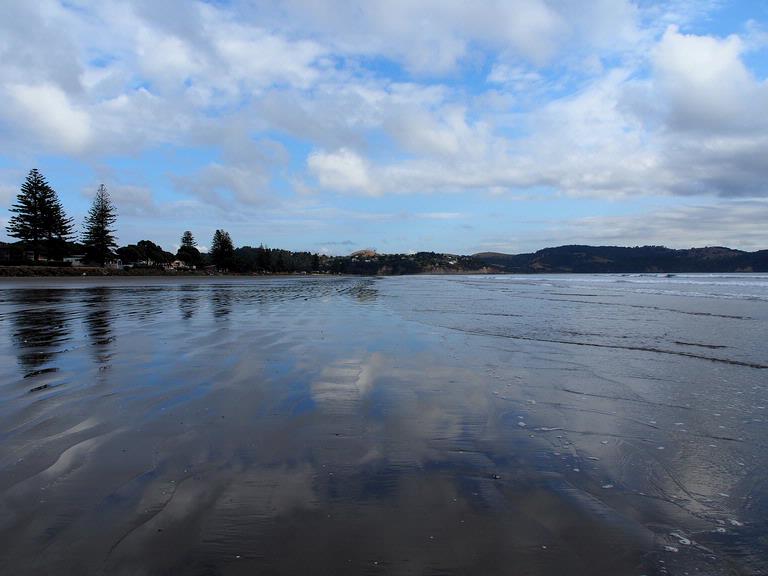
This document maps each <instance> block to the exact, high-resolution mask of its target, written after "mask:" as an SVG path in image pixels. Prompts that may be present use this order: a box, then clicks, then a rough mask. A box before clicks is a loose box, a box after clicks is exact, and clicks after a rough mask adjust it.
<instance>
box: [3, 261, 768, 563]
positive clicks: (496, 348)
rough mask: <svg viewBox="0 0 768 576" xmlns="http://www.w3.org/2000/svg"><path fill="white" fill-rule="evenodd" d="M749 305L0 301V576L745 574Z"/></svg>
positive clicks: (168, 297)
mask: <svg viewBox="0 0 768 576" xmlns="http://www.w3.org/2000/svg"><path fill="white" fill-rule="evenodd" d="M766 366H768V277H766V276H754V275H753V276H749V275H743V276H718V277H708V276H691V277H674V278H655V277H618V276H602V277H599V276H594V277H588V276H582V277H568V276H559V277H551V278H544V277H526V278H519V277H499V278H493V277H409V278H383V279H365V278H363V279H360V278H268V279H258V278H257V279H221V278H210V279H208V278H200V279H165V278H157V279H150V278H137V279H130V278H103V279H60V280H42V279H30V280H2V281H0V441H1V443H0V446H2V448H0V574H13V575H16V574H78V575H86V574H110V575H112V574H115V575H122V574H125V575H141V574H200V575H203V574H249V575H250V574H482V575H485V574H513V575H525V574H542V575H558V576H559V575H572V574H585V575H587V574H588V575H611V576H616V575H623V574H628V575H638V576H639V575H642V574H646V575H651V574H681V575H682V574H708V575H721V574H766V573H768V485H767V482H768V474H766V469H768V450H766V448H767V447H768V425H767V424H766V418H767V417H768V408H767V407H768V368H766Z"/></svg>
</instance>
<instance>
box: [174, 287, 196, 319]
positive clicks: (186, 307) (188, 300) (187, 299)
mask: <svg viewBox="0 0 768 576" xmlns="http://www.w3.org/2000/svg"><path fill="white" fill-rule="evenodd" d="M179 290H180V291H181V296H179V311H180V312H181V317H182V318H183V319H184V320H191V319H192V317H193V316H194V315H195V313H196V312H197V307H198V306H199V305H200V299H199V298H198V295H197V291H196V290H195V288H194V287H193V286H181V287H180V288H179Z"/></svg>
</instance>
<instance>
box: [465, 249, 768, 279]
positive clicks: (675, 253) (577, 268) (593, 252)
mask: <svg viewBox="0 0 768 576" xmlns="http://www.w3.org/2000/svg"><path fill="white" fill-rule="evenodd" d="M472 258H473V259H475V260H477V261H479V262H482V263H483V264H485V265H486V266H489V267H494V268H497V269H499V271H504V272H513V273H514V272H516V273H523V274H534V273H546V272H555V273H565V272H570V273H592V274H594V273H640V272H649V273H681V272H768V250H760V251H757V252H745V251H743V250H733V249H731V248H724V247H721V246H711V247H706V248H689V249H685V250H673V249H671V248H665V247H664V246H637V247H634V248H627V247H622V246H580V245H572V246H558V247H556V248H545V249H543V250H539V251H538V252H534V253H531V254H502V253H498V252H482V253H479V254H474V255H473V256H472Z"/></svg>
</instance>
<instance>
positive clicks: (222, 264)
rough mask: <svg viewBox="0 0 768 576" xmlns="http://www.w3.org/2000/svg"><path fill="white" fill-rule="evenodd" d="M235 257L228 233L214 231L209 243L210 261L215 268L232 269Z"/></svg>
mask: <svg viewBox="0 0 768 576" xmlns="http://www.w3.org/2000/svg"><path fill="white" fill-rule="evenodd" d="M234 256H235V247H234V245H233V244H232V238H230V236H229V232H225V231H224V230H216V232H214V234H213V241H212V242H211V260H212V261H213V264H214V265H215V266H216V268H219V269H230V268H232V267H233V263H234Z"/></svg>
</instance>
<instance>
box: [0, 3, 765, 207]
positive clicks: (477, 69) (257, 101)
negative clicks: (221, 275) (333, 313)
mask: <svg viewBox="0 0 768 576" xmlns="http://www.w3.org/2000/svg"><path fill="white" fill-rule="evenodd" d="M715 6H716V2H715V0H712V1H711V2H709V1H705V2H691V1H690V0H658V1H657V2H633V1H630V0H596V1H594V2H587V3H585V2H581V1H577V0H558V1H557V2H552V1H548V0H513V1H508V2H497V1H493V0H489V1H488V2H480V3H467V2H464V1H462V0H425V1H422V2H410V1H405V0H396V1H392V0H370V1H369V2H365V3H362V4H360V5H358V6H355V7H353V8H350V7H349V4H348V3H346V2H342V1H341V0H311V1H309V0H277V1H275V2H262V3H253V2H247V1H245V0H242V1H241V0H233V1H232V2H227V3H219V2H188V1H183V0H167V1H165V2H156V1H152V0H129V1H126V2H117V1H111V0H109V1H105V2H98V3H91V2H76V3H72V2H69V3H64V2H59V1H57V0H41V1H40V2H22V1H20V0H16V1H11V2H8V3H7V6H4V15H6V16H7V17H6V18H3V19H2V21H0V97H2V98H3V99H4V103H5V105H4V106H3V107H0V130H3V133H4V135H6V134H7V136H8V137H5V138H3V139H2V142H0V154H3V155H4V156H6V157H9V158H19V157H20V155H25V156H24V157H25V158H28V157H30V156H34V155H36V154H48V153H54V154H62V155H65V156H68V157H70V158H74V159H77V160H80V161H83V162H86V163H88V164H89V165H99V164H100V163H103V162H104V160H105V158H107V157H110V156H122V155H126V154H132V155H138V154H142V153H146V152H147V151H151V150H156V149H159V148H162V147H164V146H168V147H175V146H190V147H198V148H200V149H206V150H211V151H212V152H211V153H210V155H209V156H208V157H207V158H206V159H205V160H204V161H201V162H200V165H198V166H196V167H193V168H192V169H191V170H187V171H185V173H184V174H169V175H168V179H169V181H170V182H171V184H172V185H173V186H174V187H175V191H176V192H177V193H179V194H182V195H184V196H186V197H187V200H188V202H189V204H188V206H195V207H198V208H199V207H202V206H206V207H209V208H210V207H212V208H214V209H220V210H222V211H223V210H224V209H227V210H228V212H229V213H230V214H234V216H232V217H233V218H237V217H239V216H240V215H241V213H242V212H243V211H247V210H249V209H251V208H254V207H260V208H261V209H262V210H263V209H264V207H266V206H270V207H271V208H273V209H275V210H283V211H284V214H290V215H291V217H296V216H297V213H295V212H291V209H289V208H288V207H287V203H286V201H285V198H284V197H282V196H283V194H282V192H281V193H277V192H276V191H275V188H276V185H275V183H276V182H279V183H281V184H283V185H286V184H287V185H286V186H285V187H289V186H290V187H292V189H293V190H294V191H295V192H297V193H299V194H300V195H302V197H304V198H313V199H315V200H317V201H318V202H321V199H323V198H327V197H328V196H333V195H334V194H336V193H341V194H345V195H354V194H357V195H361V196H367V197H371V198H377V199H381V198H382V197H385V196H387V195H396V194H411V195H417V194H432V195H441V194H448V193H469V194H475V195H477V198H480V199H482V198H483V197H484V195H486V194H495V195H498V196H504V195H507V196H508V197H509V198H528V197H531V198H533V197H536V195H538V194H541V193H542V192H544V193H546V194H561V195H570V196H590V197H595V198H602V199H611V200H617V199H619V200H624V201H632V200H634V199H636V198H638V197H641V196H683V197H692V196H696V197H705V196H707V197H721V198H729V197H733V198H763V197H767V196H768V187H767V186H766V184H765V182H768V165H766V163H765V162H764V158H766V154H768V137H766V136H765V134H766V133H767V131H766V128H768V126H767V125H766V123H768V84H767V83H766V80H765V78H764V77H762V76H760V72H759V68H756V67H755V66H753V65H752V61H751V60H750V55H751V54H754V51H756V50H762V49H764V45H765V42H764V39H763V37H764V33H763V32H762V30H763V28H762V26H761V24H760V23H756V22H750V23H745V28H744V29H743V30H741V31H738V33H735V34H730V35H728V36H715V35H712V34H706V33H704V32H701V31H697V32H695V31H693V30H692V23H693V22H695V21H696V19H700V18H702V17H703V16H705V15H706V14H707V12H708V11H711V10H712V9H713V8H714V7H715ZM750 51H753V52H750ZM120 186H122V188H121V189H119V190H118V189H117V188H116V189H115V192H116V193H118V194H120V195H123V196H124V197H122V198H121V202H122V203H124V205H125V206H126V207H127V209H128V210H130V211H132V213H135V214H136V215H138V214H141V213H149V212H152V211H154V212H158V211H161V210H162V207H161V205H160V203H158V202H156V200H155V199H154V197H153V195H152V193H151V192H150V191H149V190H148V189H147V188H146V186H145V183H144V182H127V181H126V182H121V183H120ZM277 187H279V185H278V186H277ZM369 201H370V202H373V200H369ZM376 201H378V200H376ZM696 201H699V198H697V200H696ZM232 208H238V209H239V210H232ZM416 212H418V213H419V214H422V216H421V218H424V219H430V216H428V215H430V214H431V215H432V217H431V219H433V220H439V219H443V218H445V219H447V218H448V215H452V214H454V213H453V212H449V211H446V210H443V209H441V207H439V206H437V207H435V208H434V209H427V210H421V211H414V213H416ZM456 214H458V212H457V213H456ZM375 217H378V216H375ZM451 217H452V216H451Z"/></svg>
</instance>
